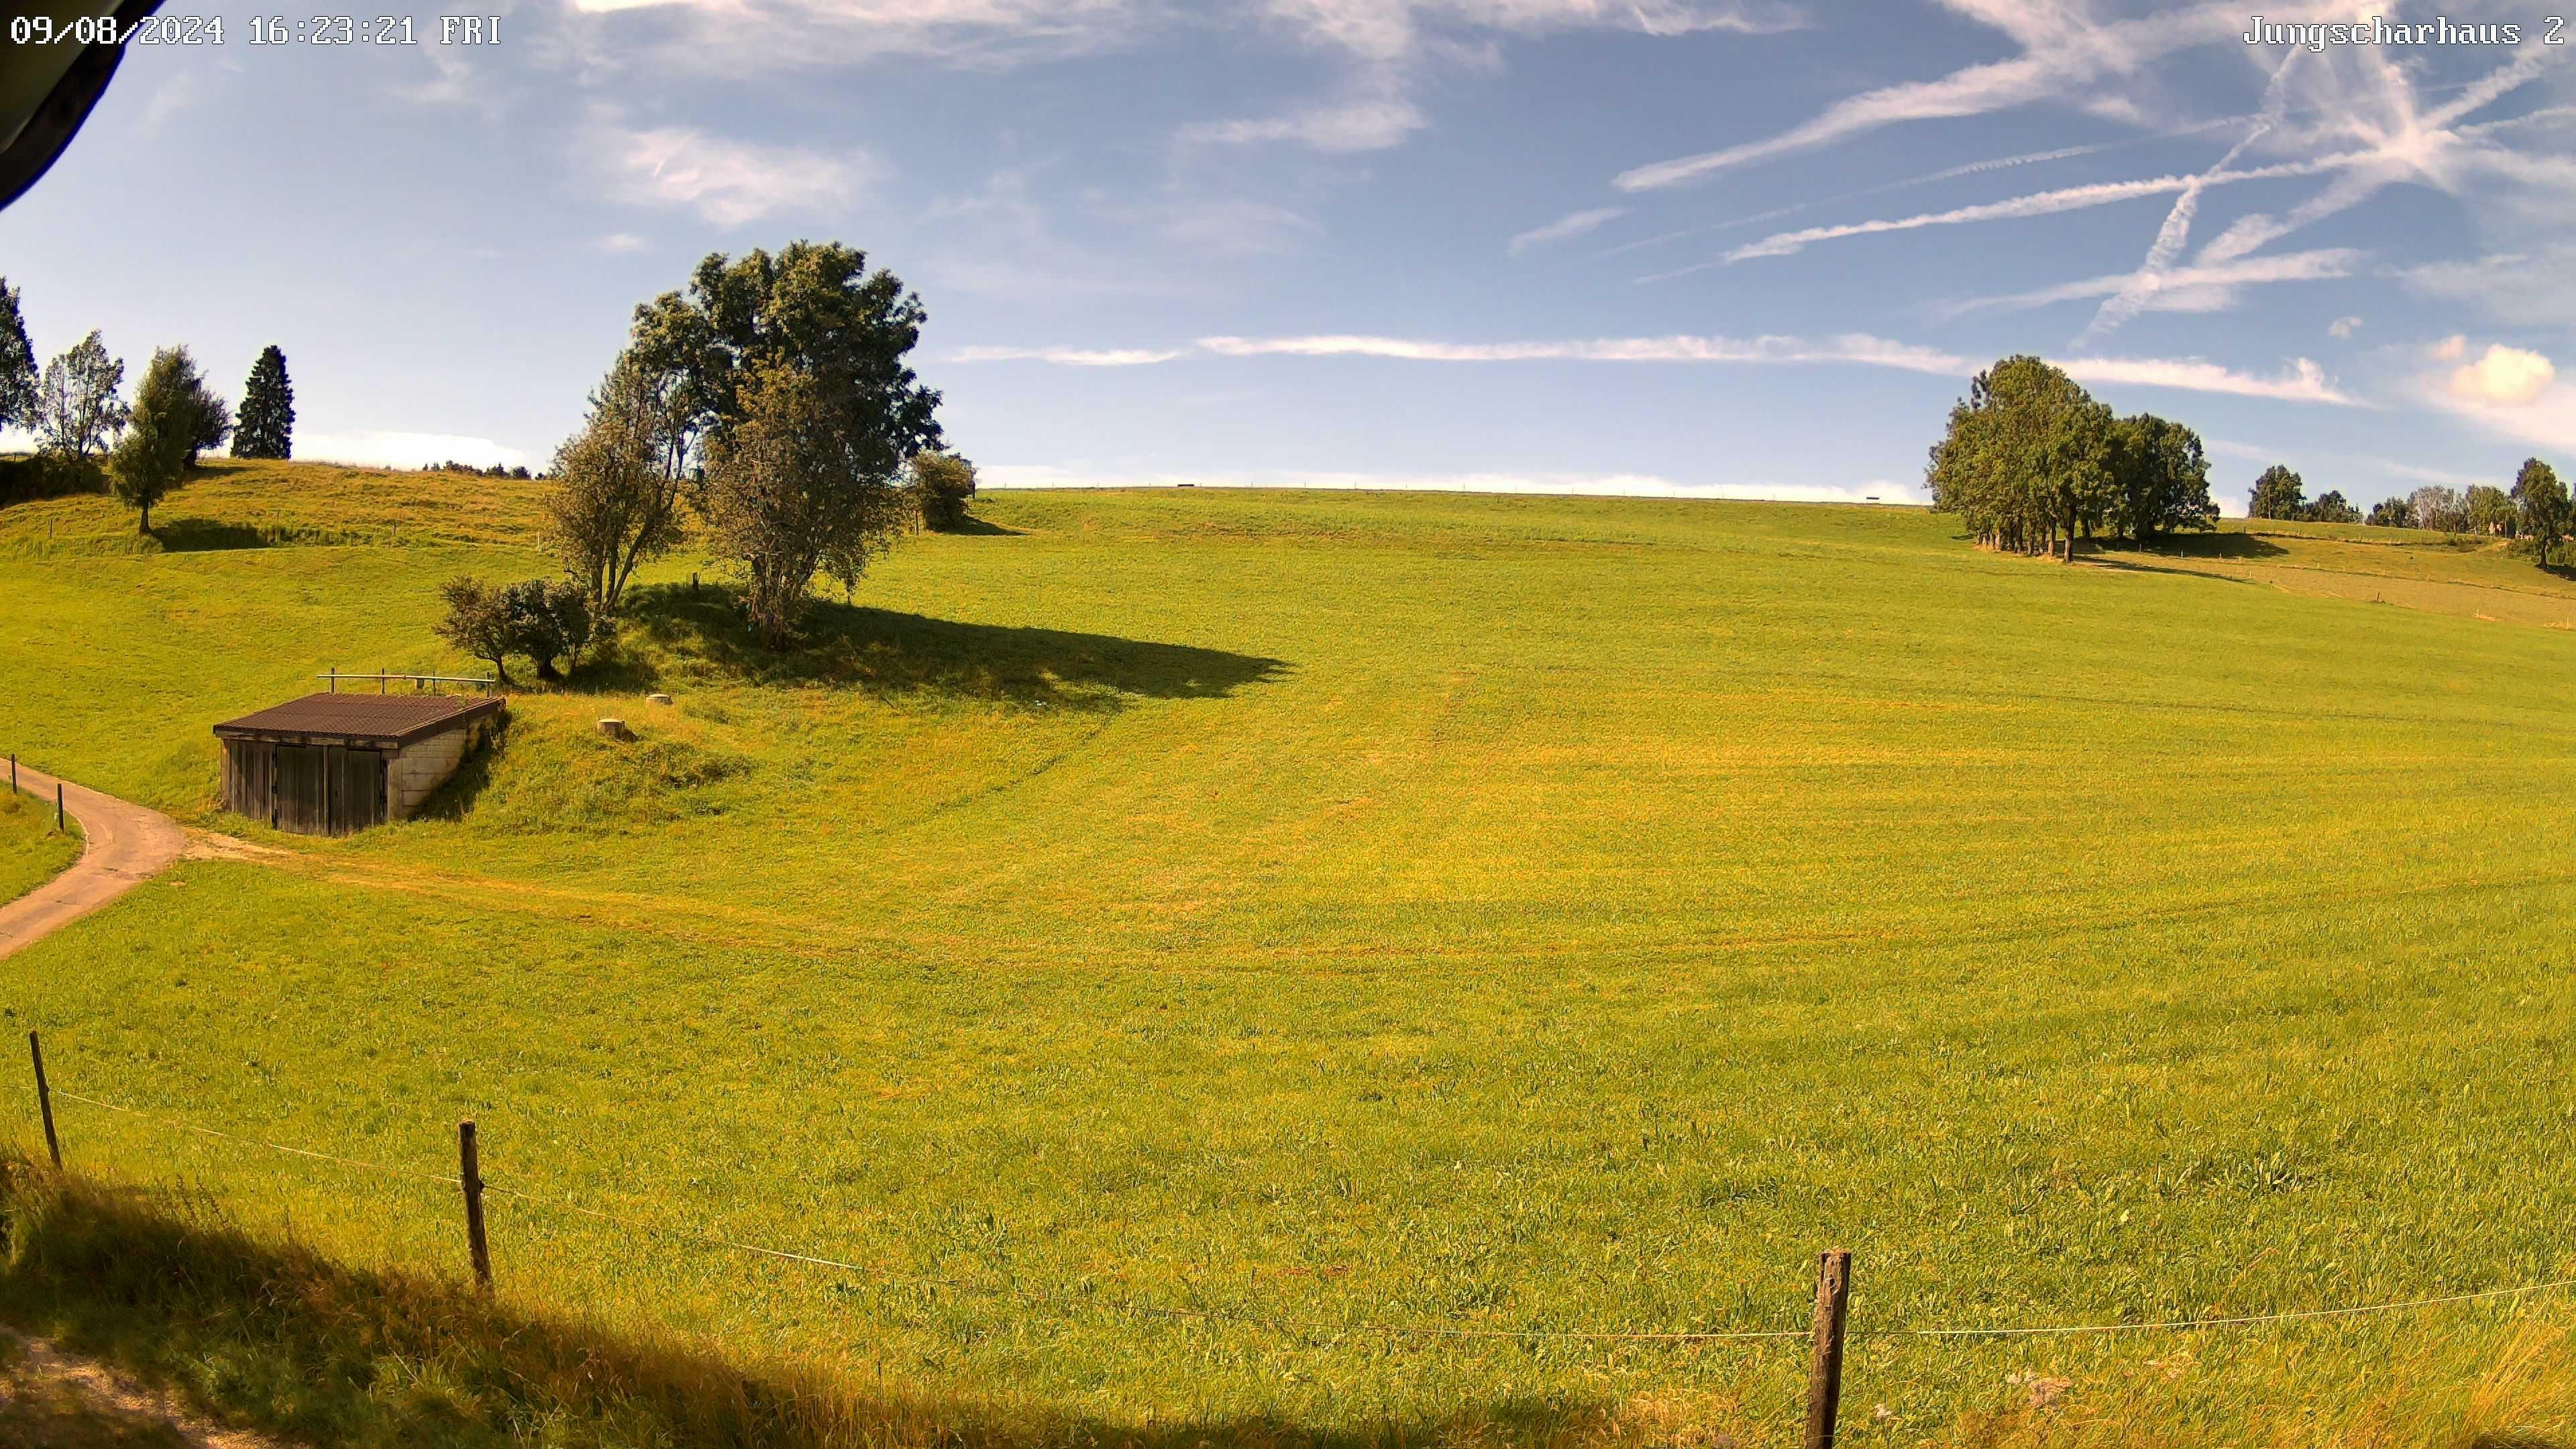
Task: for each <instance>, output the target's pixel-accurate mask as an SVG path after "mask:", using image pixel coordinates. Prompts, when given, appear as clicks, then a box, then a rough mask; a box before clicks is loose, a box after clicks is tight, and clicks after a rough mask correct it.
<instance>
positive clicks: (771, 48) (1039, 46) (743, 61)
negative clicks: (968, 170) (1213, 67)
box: [571, 0, 1160, 71]
mask: <svg viewBox="0 0 2576 1449" xmlns="http://www.w3.org/2000/svg"><path fill="white" fill-rule="evenodd" d="M1159 8H1160V7H1158V6H1155V5H1152V4H1149V3H1142V0H572V5H571V9H572V10H573V12H574V13H576V14H579V15H587V16H589V17H592V23H593V24H594V25H601V26H615V27H618V28H619V31H620V33H621V34H634V33H636V32H634V31H633V30H631V29H629V28H628V27H629V25H630V23H631V22H630V20H629V17H630V15H631V14H632V13H633V12H639V11H640V12H658V13H659V14H661V15H665V16H669V17H672V19H671V20H669V21H665V22H664V25H663V29H664V30H667V32H668V33H667V34H660V32H646V33H648V34H660V48H659V50H658V52H657V53H658V54H659V55H661V56H662V57H664V58H666V59H668V60H671V61H675V62H678V63H680V64H683V65H686V66H690V67H692V68H699V69H716V70H730V71H770V70H783V69H792V68H797V67H803V66H816V65H833V64H845V63H848V62H851V61H857V60H867V59H871V58H875V57H879V56H888V55H918V56H928V57H931V58H934V59H938V60H942V61H946V62H948V63H951V64H956V65H965V66H1003V65H1010V64H1015V63H1018V62H1021V61H1026V60H1032V59H1041V58H1057V57H1063V56H1070V55H1081V54H1087V53H1091V52H1095V51H1099V50H1104V49H1108V48H1110V47H1113V46H1116V45H1118V44H1121V43H1123V42H1125V41H1126V40H1128V39H1129V38H1130V37H1131V36H1133V35H1134V34H1136V33H1137V32H1138V31H1139V30H1141V29H1142V28H1143V27H1144V25H1145V23H1146V22H1147V21H1148V20H1150V19H1152V18H1154V17H1155V16H1156V15H1157V14H1158V12H1159ZM673 22H676V23H675V24H674V23H673Z"/></svg>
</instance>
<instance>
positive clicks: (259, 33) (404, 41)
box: [9, 15, 501, 47]
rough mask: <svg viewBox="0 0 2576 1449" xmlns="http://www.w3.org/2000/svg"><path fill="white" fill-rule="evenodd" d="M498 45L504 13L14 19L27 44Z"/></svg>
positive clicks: (16, 38) (18, 36)
mask: <svg viewBox="0 0 2576 1449" xmlns="http://www.w3.org/2000/svg"><path fill="white" fill-rule="evenodd" d="M236 42H239V43H245V44H249V45H346V46H353V47H354V46H374V45H422V44H431V45H498V44H500V43H501V17H500V16H498V15H432V16H411V15H252V16H248V17H246V18H242V19H237V20H232V21H227V20H226V19H225V18H224V17H223V16H220V15H147V16H145V17H143V18H142V19H140V20H135V21H130V22H121V21H119V20H118V19H117V18H116V17H115V16H113V15H81V16H75V17H71V18H68V19H57V18H55V17H53V16H50V15H21V16H17V17H14V18H12V19H11V20H10V22H9V43H10V44H11V45H13V46H22V45H80V46H91V45H129V46H131V45H175V46H203V45H229V44H234V43H236Z"/></svg>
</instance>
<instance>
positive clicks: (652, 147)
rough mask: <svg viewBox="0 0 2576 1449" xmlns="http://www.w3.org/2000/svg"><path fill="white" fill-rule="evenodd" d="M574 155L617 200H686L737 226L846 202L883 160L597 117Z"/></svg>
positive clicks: (665, 203)
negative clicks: (632, 125)
mask: <svg viewBox="0 0 2576 1449" xmlns="http://www.w3.org/2000/svg"><path fill="white" fill-rule="evenodd" d="M575 155H576V159H577V160H578V161H580V162H582V163H584V164H587V165H588V166H589V167H591V168H592V170H593V171H594V172H595V174H596V175H597V177H598V180H599V182H600V184H601V186H602V188H603V189H604V190H605V191H606V192H607V194H608V195H609V196H610V197H611V198H612V199H614V200H617V201H622V202H626V203H628V204H630V205H636V206H651V207H663V208H681V207H685V208H688V209H690V210H694V211H695V212H697V213H698V214H699V215H700V216H703V217H705V218H706V219H707V220H709V221H711V222H714V223H715V224H716V225H718V226H740V225H743V224H744V223H746V222H753V221H758V220H760V219H762V218H763V217H768V216H772V215H775V214H777V213H779V212H782V211H809V212H831V211H838V210H840V209H842V208H844V207H847V206H848V205H849V204H850V203H851V202H853V201H855V200H856V199H857V198H858V196H859V193H860V192H861V190H862V189H863V188H864V187H866V185H867V184H868V183H869V182H870V181H871V180H872V179H873V178H874V177H875V176H876V174H877V172H878V171H879V169H880V168H879V166H878V163H877V162H876V160H875V159H874V158H873V157H870V156H869V155H868V154H867V153H865V152H863V151H855V150H853V151H847V152H843V153H840V154H826V153H824V152H821V151H814V150H809V149H806V148H804V147H800V146H769V145H761V144H758V143H755V142H749V141H734V140H728V139H726V138H724V137H720V136H710V135H708V134H706V133H705V132H703V131H698V130H693V129H690V128H688V127H685V126H657V127H654V128H651V129H649V130H635V129H630V128H628V127H626V126H624V125H621V124H619V123H618V122H617V121H615V120H614V119H611V118H608V117H605V116H602V117H595V118H593V120H592V121H591V122H590V123H589V124H587V125H585V126H584V127H583V128H582V129H581V131H580V132H579V134H578V136H577V139H576V141H575Z"/></svg>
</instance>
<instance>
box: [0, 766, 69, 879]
mask: <svg viewBox="0 0 2576 1449" xmlns="http://www.w3.org/2000/svg"><path fill="white" fill-rule="evenodd" d="M0 753H5V751H0ZM80 853H81V841H80V827H79V826H78V825H75V824H72V823H70V822H68V821H66V822H65V828H64V829H62V830H59V831H58V830H56V829H54V809H53V806H52V805H51V804H42V805H40V804H38V803H37V802H36V801H35V800H34V799H32V798H30V797H28V796H26V795H21V794H18V793H16V792H15V791H12V790H11V789H10V788H9V786H8V782H7V781H6V780H5V779H0V902H8V901H14V900H16V899H17V898H18V897H20V896H23V895H25V894H26V893H27V892H29V891H31V890H34V889H35V888H36V887H38V886H40V885H43V884H44V883H45V882H47V881H49V880H52V879H53V878H54V877H55V875H57V874H58V873H60V872H61V870H62V869H63V867H65V866H67V865H70V864H71V863H72V862H73V861H75V860H78V859H80Z"/></svg>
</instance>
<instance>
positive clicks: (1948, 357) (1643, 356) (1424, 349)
mask: <svg viewBox="0 0 2576 1449" xmlns="http://www.w3.org/2000/svg"><path fill="white" fill-rule="evenodd" d="M1199 347H1200V349H1201V350H1203V351H1206V352H1210V353H1214V354H1216V355H1217V356H1220V357H1265V356H1280V355H1284V356H1293V357H1381V358H1392V359H1396V360H1400V361H1408V362H1773V363H1802V362H1856V363H1865V364H1868V365H1871V366H1875V367H1893V368H1900V369H1903V370H1905V371H1908V372H1929V373H1936V374H1939V375H1941V376H1944V377H1962V376H1966V375H1967V374H1968V373H1970V372H1973V371H1974V370H1975V369H1974V367H1973V366H1971V365H1970V364H1969V362H1968V361H1967V359H1965V358H1963V357H1959V356H1956V355H1954V354H1952V353H1947V352H1939V351H1935V350H1933V349H1931V348H1927V347H1915V346H1912V345H1910V344H1907V343H1903V342H1891V341H1889V340H1887V339H1886V338H1883V337H1872V336H1869V335H1867V334H1865V333H1851V334H1847V335H1845V336H1841V337H1834V338H1829V339H1825V340H1822V341H1808V340H1805V339H1801V338H1796V337H1754V338H1733V337H1688V336H1676V337H1604V338H1594V339H1591V340H1587V341H1569V342H1436V341H1423V340H1419V339H1414V338H1404V337H1368V336H1354V335H1347V334H1345V335H1328V336H1310V337H1203V338H1200V339H1199Z"/></svg>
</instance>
